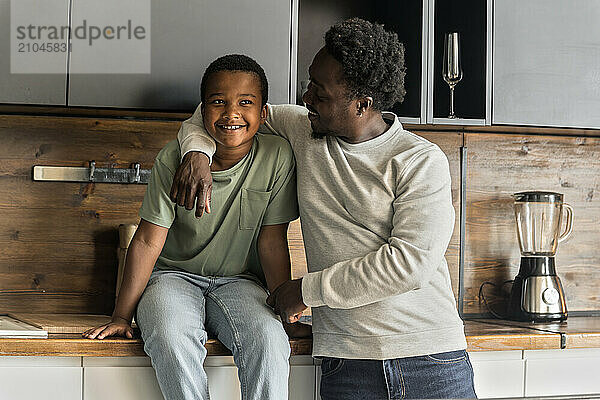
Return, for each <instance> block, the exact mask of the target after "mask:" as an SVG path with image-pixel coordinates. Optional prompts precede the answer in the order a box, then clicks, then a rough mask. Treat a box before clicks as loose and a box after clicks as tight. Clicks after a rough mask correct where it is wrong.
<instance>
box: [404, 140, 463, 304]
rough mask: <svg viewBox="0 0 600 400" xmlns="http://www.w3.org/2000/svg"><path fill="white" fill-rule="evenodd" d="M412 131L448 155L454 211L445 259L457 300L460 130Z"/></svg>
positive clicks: (461, 141) (461, 142)
mask: <svg viewBox="0 0 600 400" xmlns="http://www.w3.org/2000/svg"><path fill="white" fill-rule="evenodd" d="M414 133H416V134H418V135H420V136H422V137H424V138H425V139H427V140H429V141H430V142H433V143H435V144H437V145H438V146H439V147H440V149H442V151H443V152H444V153H445V154H446V156H447V157H448V162H449V164H450V176H451V178H452V204H453V205H454V211H455V212H456V218H455V219H454V232H453V233H452V238H451V240H450V244H449V245H448V250H447V251H446V261H447V262H448V269H449V270H450V279H451V280H452V291H453V292H454V297H455V298H456V299H457V301H458V293H459V290H458V286H459V255H460V183H461V182H460V148H461V146H462V144H463V135H462V132H438V131H433V132H432V131H416V130H415V131H414Z"/></svg>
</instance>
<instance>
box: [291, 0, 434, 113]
mask: <svg viewBox="0 0 600 400" xmlns="http://www.w3.org/2000/svg"><path fill="white" fill-rule="evenodd" d="M422 15H423V2H422V1H421V0H419V1H408V2H399V1H394V0H379V1H374V2H370V3H369V2H367V3H365V2H362V1H360V2H359V1H356V0H350V1H345V2H338V1H323V0H302V1H301V2H300V4H299V10H298V78H297V79H298V82H297V87H298V90H297V96H296V101H297V103H298V104H302V100H301V96H302V81H306V80H308V67H309V66H310V63H311V62H312V59H313V57H314V55H315V54H316V53H317V51H318V50H319V49H320V48H321V47H322V46H323V45H324V36H325V32H326V31H327V30H328V29H329V27H330V26H331V25H333V24H335V23H337V22H339V21H342V20H344V19H347V18H352V17H360V18H364V19H367V20H369V21H373V22H378V23H380V24H384V25H385V27H386V29H388V30H393V31H394V32H396V33H397V34H398V38H399V39H400V41H401V42H402V43H404V47H405V65H406V77H405V79H404V85H405V88H406V96H405V97H404V102H402V103H401V104H396V105H394V107H393V108H392V111H394V112H395V113H396V114H397V115H398V116H401V117H414V118H419V117H420V114H421V67H422V64H421V63H422V54H421V53H422V51H421V49H422V31H423V29H422V23H423V16H422Z"/></svg>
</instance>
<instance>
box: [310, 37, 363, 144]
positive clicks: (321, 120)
mask: <svg viewBox="0 0 600 400" xmlns="http://www.w3.org/2000/svg"><path fill="white" fill-rule="evenodd" d="M308 74H309V77H310V82H309V84H308V89H307V91H306V92H305V93H304V95H303V96H302V100H303V101H304V103H306V108H308V111H309V113H308V119H309V120H310V124H311V127H312V129H313V137H315V138H323V137H325V136H327V135H331V136H340V137H344V136H346V135H347V134H348V133H349V132H350V130H351V129H352V126H353V124H354V123H355V121H356V119H357V110H356V104H355V103H356V102H355V101H353V100H349V99H348V94H347V88H346V85H345V84H344V75H343V71H342V65H341V64H340V63H339V62H338V61H337V60H336V59H335V58H333V57H332V56H331V55H330V54H329V53H328V52H327V50H326V49H325V48H324V47H323V48H322V49H321V50H319V52H318V53H317V55H315V58H314V59H313V62H312V64H311V65H310V68H309V69H308Z"/></svg>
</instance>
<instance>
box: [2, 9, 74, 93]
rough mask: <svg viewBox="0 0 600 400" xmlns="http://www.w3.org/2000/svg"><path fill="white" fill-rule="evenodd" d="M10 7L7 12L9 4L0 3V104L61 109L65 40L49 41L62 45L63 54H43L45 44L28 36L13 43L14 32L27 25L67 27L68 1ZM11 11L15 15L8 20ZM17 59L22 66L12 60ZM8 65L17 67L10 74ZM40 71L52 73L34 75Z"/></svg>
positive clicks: (65, 57) (64, 74) (65, 64)
mask: <svg viewBox="0 0 600 400" xmlns="http://www.w3.org/2000/svg"><path fill="white" fill-rule="evenodd" d="M12 3H13V9H12V10H11V2H10V0H0V37H2V38H3V40H1V41H0V54H2V57H0V103H19V104H47V105H65V104H66V91H67V84H66V83H67V54H68V52H67V51H66V45H67V39H65V40H62V41H61V40H55V41H52V44H53V45H54V43H56V44H57V45H64V47H63V48H64V49H65V51H58V52H54V51H53V52H47V51H46V50H47V49H46V44H47V43H48V42H47V41H46V40H37V39H36V40H34V39H29V35H27V36H25V37H24V38H23V39H19V40H17V32H18V30H17V29H18V27H20V26H21V27H25V28H26V27H28V26H29V25H32V26H34V27H36V26H40V27H45V28H47V26H48V25H51V24H52V25H53V24H56V25H61V26H62V25H64V26H68V24H69V11H68V8H69V0H47V1H42V2H40V1H31V0H19V1H18V2H12ZM11 11H12V13H13V14H15V15H12V17H11ZM22 32H27V30H25V31H22ZM45 32H47V31H44V33H45ZM32 36H33V37H36V38H37V37H38V33H37V30H36V29H33V30H32ZM42 37H44V36H43V35H42ZM9 38H10V39H9ZM42 43H45V45H44V51H41V50H40V46H41V45H42ZM57 49H59V50H60V49H61V47H60V46H59V47H58V48H57ZM19 50H21V52H18V51H19ZM34 50H36V51H34ZM52 50H54V47H53V46H52ZM17 55H18V57H19V58H21V57H25V58H26V60H28V61H25V60H24V64H25V65H23V64H22V63H20V62H18V61H17V60H16V59H13V57H16V56H17ZM11 62H14V63H15V64H17V65H15V68H14V69H13V70H12V73H11ZM50 64H51V65H50ZM49 69H50V70H51V71H49ZM42 71H47V72H52V73H37V72H42Z"/></svg>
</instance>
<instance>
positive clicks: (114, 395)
mask: <svg viewBox="0 0 600 400" xmlns="http://www.w3.org/2000/svg"><path fill="white" fill-rule="evenodd" d="M83 381H84V387H83V398H84V399H85V400H106V399H111V400H135V399H139V400H142V399H143V400H163V396H162V393H161V391H160V387H159V386H158V381H157V380H156V374H155V373H154V369H153V368H152V367H85V368H84V372H83Z"/></svg>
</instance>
